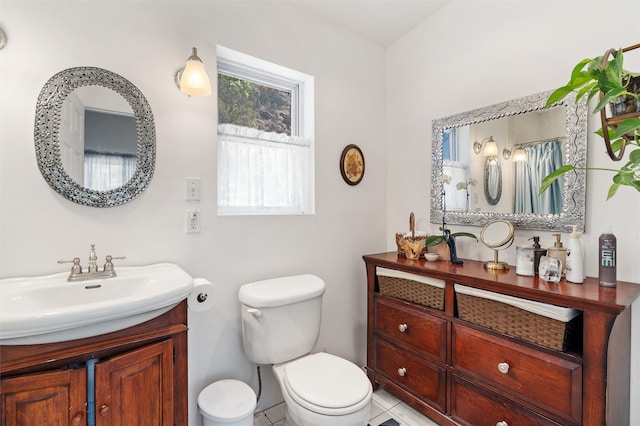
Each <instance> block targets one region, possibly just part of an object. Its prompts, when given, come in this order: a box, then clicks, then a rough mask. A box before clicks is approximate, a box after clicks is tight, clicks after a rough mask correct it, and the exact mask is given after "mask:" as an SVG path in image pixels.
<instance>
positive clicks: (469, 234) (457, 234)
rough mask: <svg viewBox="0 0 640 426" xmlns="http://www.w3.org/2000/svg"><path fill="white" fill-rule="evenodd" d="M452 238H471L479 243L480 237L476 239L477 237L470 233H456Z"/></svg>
mask: <svg viewBox="0 0 640 426" xmlns="http://www.w3.org/2000/svg"><path fill="white" fill-rule="evenodd" d="M451 236H452V237H469V238H473V239H474V240H476V241H478V237H476V236H475V235H473V234H471V233H469V232H454V233H453V234H451Z"/></svg>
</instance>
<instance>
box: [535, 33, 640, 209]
mask: <svg viewBox="0 0 640 426" xmlns="http://www.w3.org/2000/svg"><path fill="white" fill-rule="evenodd" d="M637 48H640V44H637V45H634V46H630V47H628V48H625V49H619V50H617V51H616V50H613V49H610V50H608V51H607V52H605V54H604V55H603V56H599V57H595V58H591V59H584V60H582V61H580V62H579V63H578V64H577V65H576V66H575V67H574V68H573V71H572V73H571V79H570V80H569V82H568V83H567V84H566V85H565V86H562V87H560V88H558V89H557V90H555V91H554V92H553V93H552V94H551V95H550V96H549V99H548V100H547V106H551V105H553V104H555V103H556V102H558V101H560V100H562V99H564V98H565V97H566V96H567V95H569V94H570V93H572V92H575V93H576V102H578V101H580V99H582V97H584V96H587V99H588V100H591V99H593V98H594V97H595V96H596V95H599V97H600V99H599V101H598V103H597V104H596V106H595V107H594V109H593V113H594V114H595V113H600V117H601V121H602V124H603V127H602V128H601V129H600V130H598V131H597V132H596V133H597V134H598V135H600V136H601V137H602V138H603V139H604V140H605V144H606V147H607V152H608V154H609V156H610V157H611V159H612V160H614V161H617V160H620V159H621V158H622V156H623V154H624V150H625V147H627V146H633V148H632V149H633V150H632V151H631V153H630V155H629V161H628V162H627V163H626V164H625V165H624V166H622V167H620V168H619V169H613V168H582V169H581V168H577V167H575V166H573V165H570V164H567V165H564V166H562V167H560V168H559V169H557V170H556V171H554V172H553V173H551V174H549V175H548V176H546V177H545V178H544V179H543V181H542V185H541V187H540V193H542V192H544V191H545V190H546V189H547V188H548V187H549V186H550V185H551V183H553V181H555V180H556V179H557V178H559V177H560V176H562V175H563V174H565V173H567V172H570V171H572V170H602V171H608V172H612V173H615V174H614V176H613V184H612V185H611V187H610V188H609V192H608V194H607V200H608V199H610V198H611V197H613V196H614V195H615V193H616V191H617V190H618V188H619V187H620V186H621V185H627V186H631V187H633V188H635V189H636V190H637V191H640V74H639V73H634V72H630V71H627V70H625V69H624V67H623V61H624V52H626V51H629V50H633V49H637ZM610 56H611V57H610ZM620 105H622V106H623V107H622V108H620V107H619V106H620Z"/></svg>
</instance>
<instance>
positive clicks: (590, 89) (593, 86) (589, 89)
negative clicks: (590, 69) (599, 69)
mask: <svg viewBox="0 0 640 426" xmlns="http://www.w3.org/2000/svg"><path fill="white" fill-rule="evenodd" d="M599 91H600V89H599V88H598V83H597V82H595V81H593V82H591V83H589V84H587V85H586V86H584V87H583V88H582V89H580V90H579V91H578V94H577V95H576V102H578V101H579V100H580V99H582V97H583V96H584V95H585V94H587V93H589V96H588V98H587V99H591V98H592V97H593V96H594V95H595V94H597V93H598V92H599Z"/></svg>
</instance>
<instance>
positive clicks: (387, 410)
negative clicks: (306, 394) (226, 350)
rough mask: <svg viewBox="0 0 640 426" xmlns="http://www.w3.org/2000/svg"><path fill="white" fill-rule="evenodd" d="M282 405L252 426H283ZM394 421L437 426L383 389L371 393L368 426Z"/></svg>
mask: <svg viewBox="0 0 640 426" xmlns="http://www.w3.org/2000/svg"><path fill="white" fill-rule="evenodd" d="M284 411H285V409H284V403H282V404H279V405H276V406H275V407H272V408H269V409H268V410H265V411H263V412H261V413H256V414H255V416H254V417H253V426H284V425H285V421H284V416H285V414H284ZM391 418H393V419H395V420H396V421H397V422H398V423H399V424H400V426H438V424H437V423H435V422H433V421H432V420H429V419H428V418H426V417H425V416H423V415H422V414H421V413H419V412H418V411H416V410H414V409H413V408H411V407H409V406H408V405H407V404H405V403H403V402H400V400H399V399H398V398H396V397H395V396H393V395H391V394H390V393H388V392H387V391H385V390H384V389H378V390H377V391H375V392H374V393H373V403H372V406H371V420H370V421H369V425H370V426H379V425H380V424H382V423H384V422H386V421H387V420H389V419H391Z"/></svg>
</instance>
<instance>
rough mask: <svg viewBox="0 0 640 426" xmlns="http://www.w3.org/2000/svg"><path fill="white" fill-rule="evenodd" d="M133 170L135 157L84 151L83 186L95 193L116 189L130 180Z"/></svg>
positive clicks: (134, 168)
mask: <svg viewBox="0 0 640 426" xmlns="http://www.w3.org/2000/svg"><path fill="white" fill-rule="evenodd" d="M135 170H136V156H135V155H123V154H105V153H97V152H92V151H86V152H85V153H84V185H83V186H84V187H86V188H90V189H94V190H96V191H108V190H110V189H114V188H118V187H121V186H122V185H124V184H125V183H127V181H128V180H129V179H131V176H133V173H134V171H135Z"/></svg>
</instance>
